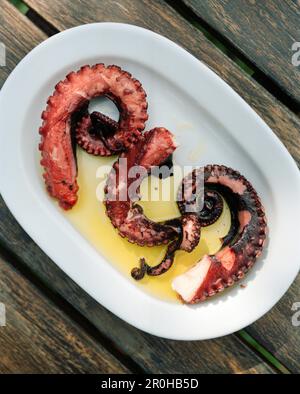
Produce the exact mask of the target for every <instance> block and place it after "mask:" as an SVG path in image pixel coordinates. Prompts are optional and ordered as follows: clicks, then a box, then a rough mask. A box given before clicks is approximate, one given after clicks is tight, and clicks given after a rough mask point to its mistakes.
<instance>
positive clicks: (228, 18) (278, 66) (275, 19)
mask: <svg viewBox="0 0 300 394" xmlns="http://www.w3.org/2000/svg"><path fill="white" fill-rule="evenodd" d="M183 2H184V3H185V4H186V5H187V6H188V7H190V8H191V9H192V10H193V12H194V13H195V14H196V15H197V16H199V17H200V18H201V19H202V20H204V21H205V22H206V23H208V24H209V25H210V26H211V27H213V28H214V29H215V30H216V31H218V32H219V33H220V34H221V35H223V36H224V37H226V39H227V40H229V41H230V43H231V44H232V45H233V46H235V47H236V48H237V49H238V50H239V51H240V52H241V53H242V54H243V55H244V56H246V58H248V59H249V60H250V61H251V62H252V63H253V64H255V65H256V66H257V67H258V68H259V69H260V70H262V71H263V72H264V73H265V74H266V75H267V76H268V77H270V78H271V79H272V80H273V81H275V82H276V83H277V84H278V85H279V86H280V87H281V88H282V89H283V90H284V91H285V93H286V94H288V95H289V96H291V97H292V98H293V99H294V100H295V101H297V103H298V104H300V66H298V67H295V66H294V65H293V64H292V55H293V51H292V45H293V43H294V42H300V30H299V22H300V9H299V7H298V6H297V5H296V4H293V3H292V2H291V1H282V0H273V1H260V0H235V1H232V0H183Z"/></svg>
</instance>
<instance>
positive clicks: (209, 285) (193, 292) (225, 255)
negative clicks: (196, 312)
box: [172, 165, 267, 304]
mask: <svg viewBox="0 0 300 394" xmlns="http://www.w3.org/2000/svg"><path fill="white" fill-rule="evenodd" d="M196 171H201V172H202V173H203V174H204V188H205V189H206V188H207V189H210V188H212V189H217V190H218V192H220V194H221V195H223V194H226V197H227V199H229V201H228V204H229V206H230V209H231V210H232V211H235V212H236V215H235V218H236V222H235V224H234V232H232V234H231V235H230V239H227V240H226V246H224V245H223V247H222V249H221V250H220V251H219V252H217V253H216V254H215V255H205V256H204V257H203V258H202V259H201V260H200V261H199V262H198V263H196V264H195V265H194V266H193V267H192V268H190V269H189V270H188V271H187V272H185V273H184V274H182V275H180V276H178V277H176V278H175V279H174V280H173V282H172V288H173V289H174V290H175V291H176V292H177V293H178V294H179V296H180V298H181V299H182V300H183V301H184V302H186V303H190V304H193V303H196V302H199V301H204V300H205V299H206V298H208V297H211V296H212V295H214V294H216V293H217V292H220V291H222V290H224V289H225V288H226V287H229V286H232V285H233V284H234V283H235V282H236V281H238V280H240V279H241V278H243V277H244V275H245V273H246V272H247V271H248V270H249V269H250V268H251V267H252V266H253V264H254V263H255V261H256V259H257V257H258V256H259V255H260V254H261V252H262V248H263V246H264V243H265V239H266V233H267V222H266V217H265V213H264V208H263V206H262V203H261V201H260V198H259V196H258V195H257V193H256V191H255V189H254V188H253V186H252V185H251V183H250V182H249V181H248V180H247V179H246V178H245V177H244V176H242V175H241V174H240V173H239V172H237V171H235V170H233V169H231V168H228V167H225V166H220V165H207V166H205V167H202V168H201V169H198V170H196ZM195 175H196V174H195ZM228 196H229V197H228Z"/></svg>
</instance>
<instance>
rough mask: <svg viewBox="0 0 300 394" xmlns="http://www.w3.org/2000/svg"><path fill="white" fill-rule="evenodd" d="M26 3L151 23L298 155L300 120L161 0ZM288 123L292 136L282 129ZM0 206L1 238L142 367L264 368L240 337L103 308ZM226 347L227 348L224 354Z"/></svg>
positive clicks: (58, 14) (60, 15)
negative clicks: (185, 334) (172, 327)
mask: <svg viewBox="0 0 300 394" xmlns="http://www.w3.org/2000/svg"><path fill="white" fill-rule="evenodd" d="M28 3H29V1H28ZM79 4H80V6H81V7H80V10H81V15H80V17H79V15H78V10H79ZM30 6H31V7H33V8H34V9H36V10H37V11H38V12H40V13H42V15H43V16H44V17H45V18H46V19H47V20H49V21H50V22H51V23H52V24H53V25H55V26H56V27H57V28H58V29H63V28H65V27H71V26H73V25H76V24H79V23H86V22H92V21H107V20H113V21H119V22H129V23H135V24H137V25H141V26H144V27H148V28H152V29H153V30H155V31H157V32H159V33H162V34H164V35H166V36H168V37H169V38H171V39H173V40H174V41H177V42H178V43H179V44H181V45H182V46H185V47H186V48H187V49H189V50H190V51H191V52H193V53H194V54H195V55H196V56H197V57H199V58H200V59H201V60H203V61H205V62H206V63H207V64H208V65H209V66H210V67H211V68H213V69H214V70H215V71H216V72H217V73H218V74H219V75H221V77H223V78H224V79H225V80H227V81H228V82H229V83H230V84H231V86H233V87H234V89H235V90H237V91H238V92H239V93H240V94H241V95H242V96H243V97H244V98H245V99H246V100H247V101H248V102H249V103H250V104H251V105H252V106H253V107H254V108H255V109H256V110H257V112H258V113H260V114H261V115H262V116H263V117H264V118H265V120H266V121H267V122H268V123H269V124H270V125H271V127H273V129H275V130H276V132H277V133H278V134H279V135H281V136H282V137H283V138H284V140H285V143H286V144H287V145H289V146H290V147H291V148H293V153H294V156H295V157H296V158H297V159H299V151H300V150H299V141H297V138H298V137H299V134H298V130H297V128H298V127H299V120H298V119H297V118H296V117H295V116H294V115H293V114H292V113H291V112H290V111H287V110H286V109H285V108H284V107H283V106H282V105H281V104H280V103H278V102H276V101H275V100H274V99H273V98H272V96H270V95H269V94H268V93H266V92H265V91H264V90H263V89H261V88H260V87H259V85H257V84H256V83H255V82H253V81H251V80H250V79H248V78H247V77H246V76H245V75H244V74H243V73H242V72H241V71H240V70H239V69H238V68H237V67H235V66H234V65H233V64H232V63H231V62H230V61H229V60H228V59H227V58H226V57H225V56H224V55H223V54H222V53H220V52H219V51H217V50H215V48H214V47H213V46H212V45H211V44H210V43H209V42H208V41H207V40H206V39H205V38H204V37H203V35H202V34H201V33H199V31H197V30H196V29H194V28H193V27H191V26H190V25H189V24H188V23H186V22H185V21H184V20H183V19H182V18H180V17H179V16H178V15H177V14H176V13H175V12H174V11H173V10H172V9H170V7H168V6H166V5H165V4H164V3H161V2H160V1H155V2H145V1H129V0H126V1H122V2H121V3H117V2H108V1H106V2H96V1H94V2H93V1H88V2H87V1H81V2H80V3H79V2H67V1H62V2H61V1H52V2H51V3H50V2H48V3H46V2H42V1H30ZM53 15H55V17H53ZM0 31H1V30H0ZM287 128H290V129H291V134H292V135H291V136H290V135H289V134H288V133H287V132H285V130H286V129H287ZM293 137H294V138H293ZM293 140H294V142H295V144H294V145H293V143H292V141H293ZM0 212H1V218H0V219H1V221H0V234H1V242H2V244H5V245H6V246H7V247H8V248H10V249H13V250H14V251H15V253H16V254H17V255H18V256H19V257H20V258H22V260H23V261H24V262H25V264H26V265H27V266H28V267H30V269H31V270H32V271H33V272H35V273H37V274H38V275H39V276H40V277H41V278H42V279H43V280H44V281H45V282H46V283H48V284H49V285H50V286H51V287H52V288H54V289H55V290H56V291H57V292H59V293H60V294H62V295H63V296H64V298H66V299H67V300H68V301H69V302H70V303H71V304H72V305H74V306H75V307H76V308H77V309H78V310H80V311H81V312H82V313H83V314H84V315H85V316H87V317H88V318H89V319H90V320H91V321H92V322H93V323H94V324H95V326H97V327H98V328H99V330H100V331H101V332H103V333H106V335H107V336H108V337H110V339H112V340H113V341H115V342H117V343H119V346H120V348H122V349H123V350H124V351H125V352H126V353H127V354H129V355H131V357H132V358H133V359H134V360H135V361H137V362H138V363H139V364H140V365H141V366H142V367H143V368H144V369H145V370H147V371H152V372H159V371H160V372H164V371H167V372H193V371H198V372H208V371H209V372H228V371H229V372H233V371H235V372H238V371H249V370H250V371H251V372H261V371H262V370H264V369H265V366H264V365H262V364H261V363H260V362H259V360H258V359H256V361H254V360H255V358H254V359H253V354H252V353H250V355H249V350H248V349H247V348H245V347H243V346H242V347H241V344H240V342H239V341H238V340H237V339H236V338H235V337H232V336H230V337H227V338H223V339H220V340H217V341H207V342H202V343H200V342H196V343H189V342H186V343H185V342H179V343H178V342H174V341H165V340H161V339H159V338H153V337H151V336H149V335H146V334H143V333H141V332H140V331H138V330H135V329H134V328H132V327H130V326H128V325H126V324H124V323H122V322H120V321H119V319H117V318H116V317H114V316H112V315H111V314H110V313H108V312H107V311H106V310H105V309H104V308H101V307H99V306H98V305H97V304H96V303H95V302H94V301H93V300H92V299H91V298H90V297H88V296H86V297H84V296H83V295H82V292H81V290H80V289H79V288H78V287H77V286H76V285H75V284H74V283H73V282H71V281H70V279H69V278H67V277H66V276H64V275H63V274H62V273H61V271H60V270H59V269H58V268H57V267H56V266H55V265H54V264H53V263H51V261H50V260H49V259H48V258H47V257H46V256H45V255H44V254H43V253H42V252H40V250H39V249H38V248H37V246H36V245H35V244H34V243H33V242H32V241H31V240H30V239H29V238H28V237H27V236H26V235H25V234H24V232H23V231H22V230H21V229H20V228H19V227H18V226H17V225H16V224H15V221H14V220H13V218H12V217H11V216H10V215H9V214H7V211H6V210H5V208H4V206H3V204H2V207H1V209H0ZM5 229H9V231H8V232H6V231H5ZM112 327H113V330H112ZM120 338H122V341H120ZM269 338H271V336H269ZM228 351H230V352H231V354H228V353H227V352H228ZM232 352H233V353H234V354H232ZM191 355H192V356H191ZM178 359H180V360H181V362H180V365H179V363H178Z"/></svg>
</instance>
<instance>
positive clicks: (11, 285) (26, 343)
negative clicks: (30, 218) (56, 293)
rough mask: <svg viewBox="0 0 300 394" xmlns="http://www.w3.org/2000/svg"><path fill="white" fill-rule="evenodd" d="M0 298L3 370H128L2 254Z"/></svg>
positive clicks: (18, 371) (86, 371) (0, 359)
mask: <svg viewBox="0 0 300 394" xmlns="http://www.w3.org/2000/svg"><path fill="white" fill-rule="evenodd" d="M0 301H1V302H2V303H4V304H5V306H6V326H4V327H0V349H1V356H0V373H129V372H130V371H128V369H127V368H126V367H124V366H123V365H122V364H121V363H120V361H118V360H117V359H116V358H115V357H114V356H112V355H111V354H110V353H109V352H108V351H107V350H106V349H104V348H103V347H102V346H101V345H100V344H99V343H98V342H97V341H95V340H94V339H92V338H91V337H89V335H88V334H86V333H85V331H84V330H83V329H82V328H80V327H79V326H78V325H77V324H76V323H74V322H73V321H72V320H71V319H69V318H68V317H66V315H65V314H64V313H63V312H62V311H60V310H59V308H57V307H56V306H55V305H54V304H53V303H52V302H51V301H49V300H48V299H47V298H46V297H45V296H44V295H43V294H42V293H41V292H40V291H38V290H37V289H36V288H35V286H34V285H33V284H31V283H30V282H29V281H28V280H26V279H25V278H24V277H23V276H22V275H21V274H20V273H19V272H17V271H16V270H15V269H13V268H12V267H11V265H10V264H9V263H7V262H5V261H4V260H3V259H2V258H0Z"/></svg>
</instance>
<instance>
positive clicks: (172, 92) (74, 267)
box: [0, 23, 300, 340]
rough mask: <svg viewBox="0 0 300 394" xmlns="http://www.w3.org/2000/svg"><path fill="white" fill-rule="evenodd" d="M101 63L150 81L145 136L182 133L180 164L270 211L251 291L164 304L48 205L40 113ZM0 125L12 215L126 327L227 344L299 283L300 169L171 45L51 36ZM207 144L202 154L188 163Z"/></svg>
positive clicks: (24, 66)
mask: <svg viewBox="0 0 300 394" xmlns="http://www.w3.org/2000/svg"><path fill="white" fill-rule="evenodd" d="M99 62H104V63H106V64H112V63H115V64H118V65H120V66H121V67H123V68H124V69H125V70H128V71H129V72H131V73H132V74H133V75H134V76H135V77H136V78H138V79H139V80H140V81H141V82H142V84H143V86H144V88H145V90H146V92H147V93H148V99H149V115H150V117H149V121H148V124H147V128H148V129H149V128H151V127H153V126H165V127H167V128H168V129H170V130H172V132H174V133H175V135H176V137H177V140H178V141H179V142H181V146H180V148H178V150H177V151H176V160H177V161H178V162H179V163H181V164H199V165H203V164H209V163H218V164H225V165H228V166H231V167H233V168H235V169H237V170H239V171H240V172H241V173H243V174H244V175H245V176H246V177H247V178H248V179H249V180H250V181H251V182H252V183H253V184H254V186H255V188H256V189H257V191H258V193H259V194H260V196H261V198H262V201H263V203H264V205H265V208H266V214H267V218H268V224H269V240H268V245H267V249H266V251H265V253H264V255H263V258H262V259H260V260H259V261H258V262H257V263H256V265H255V267H254V268H253V269H252V271H251V272H250V273H249V274H248V275H247V278H246V281H244V283H246V284H247V286H246V288H245V289H241V288H240V286H235V287H234V288H232V289H231V290H229V291H227V292H225V293H224V294H223V295H222V296H219V297H217V298H212V299H211V300H209V301H207V302H205V303H203V304H198V305H196V306H187V305H182V304H180V303H178V304H176V303H171V302H166V301H162V300H159V299H156V298H155V297H152V296H150V295H149V294H146V293H144V292H143V291H142V290H141V289H139V288H138V287H137V286H135V285H134V283H132V282H131V281H130V280H129V279H128V278H126V277H124V276H123V275H122V274H121V273H120V272H118V271H117V270H116V269H115V268H114V267H113V266H112V265H111V264H110V262H108V261H106V260H105V259H104V258H103V257H102V256H101V255H100V254H99V253H98V252H96V250H95V249H94V248H93V247H92V246H91V245H90V244H89V243H88V242H87V241H86V240H85V239H84V238H83V237H82V236H81V234H80V233H79V232H77V230H75V229H74V228H73V227H72V226H71V224H70V223H69V222H68V221H67V219H66V218H65V217H64V216H63V215H62V214H61V212H60V210H59V208H58V207H57V204H55V203H54V201H52V200H51V199H50V198H49V196H48V194H47V193H46V191H45V187H44V184H43V180H42V179H41V176H40V173H41V170H40V166H39V158H38V154H37V146H38V142H39V134H38V128H39V125H40V123H41V120H40V115H41V112H42V110H43V109H44V107H45V103H46V100H47V97H48V96H49V95H51V94H52V92H53V88H54V85H55V84H56V83H57V82H58V81H59V80H61V79H63V78H64V77H65V75H66V74H67V73H68V72H70V71H72V70H76V69H78V68H79V67H80V66H82V65H85V64H94V63H99ZM0 124H1V156H0V168H1V172H0V187H1V193H2V195H3V198H4V199H5V202H6V203H7V205H8V207H9V209H10V210H11V211H12V213H13V214H14V216H15V217H16V219H17V220H18V221H19V223H20V224H21V225H22V227H23V228H24V229H25V230H26V231H27V232H28V234H29V235H30V236H31V237H32V238H33V239H34V240H35V242H36V243H37V244H38V245H39V246H40V247H41V248H42V249H43V250H44V252H45V253H47V254H48V255H49V256H50V257H51V258H52V259H53V260H54V261H55V262H56V264H57V265H58V266H59V267H60V268H61V269H62V270H63V271H64V272H66V273H67V274H68V275H69V276H70V277H71V278H72V279H73V280H74V281H75V282H77V283H78V284H79V285H80V286H81V287H82V288H83V289H84V290H85V291H86V292H88V293H89V294H90V295H91V296H92V297H94V298H95V299H96V300H97V301H98V302H99V303H100V304H102V305H104V306H105V307H106V308H107V309H109V310H110V311H111V312H113V313H115V314H116V315H117V316H119V317H120V318H122V319H124V320H125V321H127V322H128V323H130V324H132V325H134V326H136V327H138V328H140V329H142V330H144V331H147V332H149V333H151V334H155V335H158V336H162V337H167V338H172V339H186V340H191V339H208V338H213V337H218V336H222V335H225V334H229V333H232V332H234V331H236V330H239V329H241V328H243V327H245V326H247V325H249V324H251V323H252V322H254V321H255V320H256V319H258V318H260V317H261V316H262V315H263V314H264V313H266V312H267V311H268V310H269V309H270V308H272V306H273V305H275V303H276V302H277V301H278V300H279V299H280V298H281V297H282V295H283V294H284V293H285V292H286V291H287V289H288V288H289V286H290V285H291V283H292V282H293V280H294V278H295V276H296V274H297V272H298V269H299V259H298V258H297V256H299V254H300V244H299V228H298V226H299V223H300V206H299V204H297V203H296V202H297V201H300V182H299V179H300V178H299V171H298V168H297V167H296V165H295V162H294V161H293V159H292V158H291V156H290V155H289V153H288V152H287V150H286V149H285V147H284V146H283V145H282V143H281V142H280V141H279V139H278V138H277V137H276V136H275V135H274V134H273V132H272V131H271V130H270V129H269V127H268V126H267V125H266V124H265V123H264V122H263V121H262V120H261V119H260V118H259V116H258V115H257V114H256V113H255V112H254V111H253V110H252V109H251V108H250V107H249V106H248V105H247V104H246V103H245V102H244V101H243V100H242V99H241V97H240V96H238V94H236V93H235V92H234V91H233V90H232V89H231V88H230V87H229V86H228V85H227V84H226V83H225V82H223V81H222V80H221V79H220V78H219V77H218V76H217V75H216V74H215V73H213V72H212V71H211V70H210V69H208V68H207V67H206V66H205V65H204V64H202V63H201V62H200V61H198V60H197V59H196V58H195V57H193V56H192V55H190V54H189V53H188V52H186V51H185V50H184V49H182V48H180V47H179V46H178V45H176V44H174V43H173V42H171V41H169V40H168V39H166V38H164V37H162V36H159V35H157V34H155V33H153V32H151V31H148V30H145V29H142V28H139V27H135V26H131V25H125V24H115V23H99V24H91V25H84V26H80V27H76V28H73V29H70V30H67V31H65V32H63V33H60V34H57V35H55V36H53V37H51V38H49V39H48V40H46V41H45V42H43V43H42V44H40V45H39V46H38V47H36V48H35V49H34V50H33V51H32V52H30V53H29V54H28V55H27V56H26V57H25V58H24V59H23V60H22V61H21V62H20V64H19V65H18V66H17V67H16V68H15V70H14V71H13V72H12V73H11V75H10V76H9V78H8V79H7V81H6V83H5V85H4V86H3V88H2V91H1V94H0ZM199 144H201V146H202V147H203V148H202V151H201V154H200V155H198V156H199V157H198V158H197V160H196V161H195V160H194V161H193V162H191V157H193V155H191V152H193V149H195V147H197V146H198V145H199ZM194 156H195V155H194ZM196 156H197V155H196Z"/></svg>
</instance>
